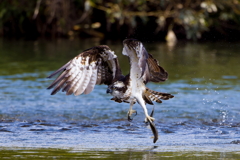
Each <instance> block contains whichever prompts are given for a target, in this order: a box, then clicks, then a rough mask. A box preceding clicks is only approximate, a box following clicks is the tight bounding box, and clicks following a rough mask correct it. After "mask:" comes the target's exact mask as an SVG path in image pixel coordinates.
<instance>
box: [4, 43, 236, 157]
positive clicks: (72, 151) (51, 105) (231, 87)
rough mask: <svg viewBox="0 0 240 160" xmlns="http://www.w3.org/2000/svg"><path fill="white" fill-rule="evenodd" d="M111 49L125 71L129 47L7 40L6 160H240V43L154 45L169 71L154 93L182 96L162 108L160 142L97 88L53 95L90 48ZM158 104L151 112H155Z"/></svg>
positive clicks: (158, 122)
mask: <svg viewBox="0 0 240 160" xmlns="http://www.w3.org/2000/svg"><path fill="white" fill-rule="evenodd" d="M98 44H108V45H109V46H110V47H111V48H112V49H113V50H115V52H116V53H117V54H118V56H119V59H120V65H121V66H122V68H123V70H124V71H123V72H124V73H125V74H126V73H127V72H128V67H129V66H127V65H126V62H127V59H126V57H124V56H121V54H120V53H121V50H122V45H121V42H99V41H97V40H79V41H77V40H75V41H69V40H59V41H54V42H52V41H41V40H40V41H35V42H32V41H30V42H29V41H28V42H26V41H14V40H1V42H0V55H1V59H0V75H1V76H0V89H1V92H0V157H2V158H6V159H7V158H8V159H9V158H10V159H11V158H19V159H21V158H22V159H32V158H33V157H34V159H41V157H44V158H43V159H52V158H57V159H71V158H72V159H74V158H84V159H94V158H99V159H101V158H102V159H104V158H107V159H117V158H119V156H120V155H121V158H122V159H159V158H161V159H168V158H175V159H182V158H184V159H195V158H200V159H203V158H205V159H217V158H223V159H239V158H240V146H239V145H240V129H239V127H240V109H239V104H240V103H239V102H240V101H239V99H240V94H239V93H240V92H239V91H240V83H239V82H240V80H239V78H240V73H239V68H240V63H239V60H240V54H239V50H240V45H238V44H237V43H220V42H219V43H203V44H195V43H186V44H185V43H178V44H177V46H176V47H175V48H169V47H167V46H166V45H165V44H163V43H157V42H155V43H146V44H145V46H146V48H147V50H148V51H149V52H150V53H151V54H153V55H154V57H155V58H157V59H158V60H159V62H160V65H161V66H163V67H164V68H165V69H166V70H167V71H168V73H169V79H168V80H167V81H166V82H164V83H159V84H155V83H150V84H148V87H149V88H151V89H154V90H157V91H161V92H167V93H171V94H173V95H174V96H175V97H174V98H173V99H171V100H168V101H163V103H162V104H155V115H154V117H155V119H156V121H155V123H156V127H157V129H158V131H159V135H160V137H159V140H158V141H157V143H155V144H153V143H152V140H153V139H152V133H151V130H150V129H149V127H148V126H146V125H145V124H144V123H143V120H144V114H143V111H142V109H141V107H140V106H139V105H137V104H135V105H134V109H136V110H137V111H138V115H137V116H135V117H134V120H133V121H132V122H128V121H127V115H126V114H127V111H128V108H129V104H123V103H121V104H119V103H115V102H113V101H109V99H111V96H110V95H107V94H105V92H106V86H104V85H101V86H97V87H95V89H94V92H92V93H91V94H89V95H81V96H73V95H71V96H66V95H65V94H64V93H58V94H56V95H54V96H50V90H47V89H46V88H47V86H48V85H49V84H50V83H51V82H52V80H53V79H47V78H45V77H47V76H48V75H49V74H51V73H52V71H54V70H56V69H58V68H59V67H60V66H62V65H63V64H65V63H66V62H67V61H68V60H70V59H71V58H73V57H74V56H75V55H77V54H78V53H80V52H81V51H82V50H85V49H87V48H90V47H92V46H95V45H98ZM152 107H153V106H148V109H149V110H151V109H152Z"/></svg>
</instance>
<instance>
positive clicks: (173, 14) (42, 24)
mask: <svg viewBox="0 0 240 160" xmlns="http://www.w3.org/2000/svg"><path fill="white" fill-rule="evenodd" d="M239 26H240V1H239V0H147V1H146V0H113V1H109V0H68V1H66V0H31V1H29V0H21V1H19V0H0V36H3V37H11V38H24V39H28V40H29V39H31V40H32V39H33V40H34V39H37V38H42V37H44V38H71V39H73V38H78V37H98V38H101V39H104V38H105V39H124V38H126V37H134V38H137V39H140V40H142V41H151V40H157V41H165V40H167V41H173V40H175V39H176V38H177V39H181V40H212V41H216V40H220V39H223V40H238V39H239V38H238V37H239V36H240V27H239Z"/></svg>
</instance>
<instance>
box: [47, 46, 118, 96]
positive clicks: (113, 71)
mask: <svg viewBox="0 0 240 160" xmlns="http://www.w3.org/2000/svg"><path fill="white" fill-rule="evenodd" d="M61 72H62V73H61ZM58 73H61V74H60V75H59V76H58V78H56V79H55V80H54V81H53V83H52V84H51V85H50V86H49V87H48V89H51V88H54V89H53V91H52V93H51V94H52V95H53V94H56V93H57V92H58V91H59V90H61V89H62V91H63V92H66V94H67V95H70V94H72V93H73V94H74V95H80V94H82V93H84V94H88V93H90V92H91V91H92V90H93V88H94V86H95V85H96V84H107V85H108V84H111V83H112V80H113V79H114V78H116V77H117V76H119V75H121V70H120V68H119V63H118V59H117V56H116V55H115V54H114V52H113V51H111V50H110V48H109V47H108V46H106V45H101V46H97V47H93V48H90V49H88V50H85V51H84V52H82V53H80V54H79V55H78V56H76V57H75V58H73V59H72V60H70V61H69V62H68V63H67V64H65V65H63V66H62V67H61V68H59V69H58V70H57V71H55V72H54V73H52V74H51V75H50V76H49V77H48V78H51V77H53V76H55V75H56V74H58Z"/></svg>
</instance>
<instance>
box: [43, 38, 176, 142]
mask: <svg viewBox="0 0 240 160" xmlns="http://www.w3.org/2000/svg"><path fill="white" fill-rule="evenodd" d="M123 45H124V47H123V52H122V54H123V55H126V56H128V58H129V62H130V73H129V74H127V75H126V76H124V75H122V72H121V69H120V67H119V62H118V59H117V56H116V55H115V54H114V52H113V51H111V49H110V48H109V47H108V46H106V45H100V46H96V47H92V48H90V49H87V50H85V51H83V52H82V53H80V54H79V55H78V56H76V57H74V58H73V59H72V60H70V61H69V62H68V63H66V64H65V65H63V66H62V67H61V68H59V69H58V70H56V71H55V72H54V73H52V74H51V75H50V76H49V77H48V78H51V77H53V76H55V75H57V74H60V75H59V76H58V77H57V78H56V79H55V80H54V81H53V82H52V84H51V85H50V86H49V87H48V89H52V88H53V91H52V93H51V94H52V95H54V94H56V93H57V92H58V91H60V90H62V91H63V92H66V94H67V95H71V94H74V95H76V96H77V95H80V94H82V93H84V94H88V93H90V92H92V91H93V89H94V87H95V85H98V84H106V85H108V89H107V93H110V94H111V95H112V96H113V98H112V99H111V100H113V101H115V102H118V103H122V102H125V103H130V108H129V111H128V120H129V121H131V120H132V118H131V115H132V113H136V111H134V110H132V107H133V105H134V104H135V103H138V104H139V105H140V106H141V107H142V108H143V110H144V114H145V116H146V122H148V123H149V124H150V128H151V130H152V132H153V135H154V140H153V142H154V143H155V142H156V141H157V140H158V131H157V129H156V127H155V124H154V123H153V121H154V118H153V111H152V113H151V114H150V115H149V114H148V111H147V107H146V103H147V104H151V105H152V104H153V102H157V103H162V101H161V100H168V99H170V98H173V95H171V94H168V93H162V92H156V91H153V90H151V89H149V88H147V87H146V86H145V85H146V84H147V83H148V82H150V81H151V82H162V81H165V80H167V78H168V73H167V71H165V70H164V69H163V68H162V67H161V66H160V65H159V63H158V61H157V60H156V59H154V58H153V56H152V55H151V54H149V53H148V52H147V50H146V49H145V47H144V46H143V44H142V43H141V42H140V41H138V40H135V39H126V40H124V41H123Z"/></svg>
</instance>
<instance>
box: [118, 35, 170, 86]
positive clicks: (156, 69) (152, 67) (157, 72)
mask: <svg viewBox="0 0 240 160" xmlns="http://www.w3.org/2000/svg"><path fill="white" fill-rule="evenodd" d="M123 45H124V48H123V55H126V56H128V57H129V58H130V61H131V65H134V63H137V66H138V67H139V68H140V72H141V73H140V74H141V76H140V78H142V79H143V81H144V82H145V83H147V82H148V81H152V82H160V81H165V80H166V79H167V78H168V73H167V71H165V70H164V69H163V68H162V67H161V66H159V64H158V61H157V60H156V59H154V58H153V56H152V55H151V54H149V53H148V52H147V50H146V49H145V47H144V46H143V44H142V43H141V42H140V41H138V40H135V39H126V40H124V41H123ZM130 74H131V73H130Z"/></svg>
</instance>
